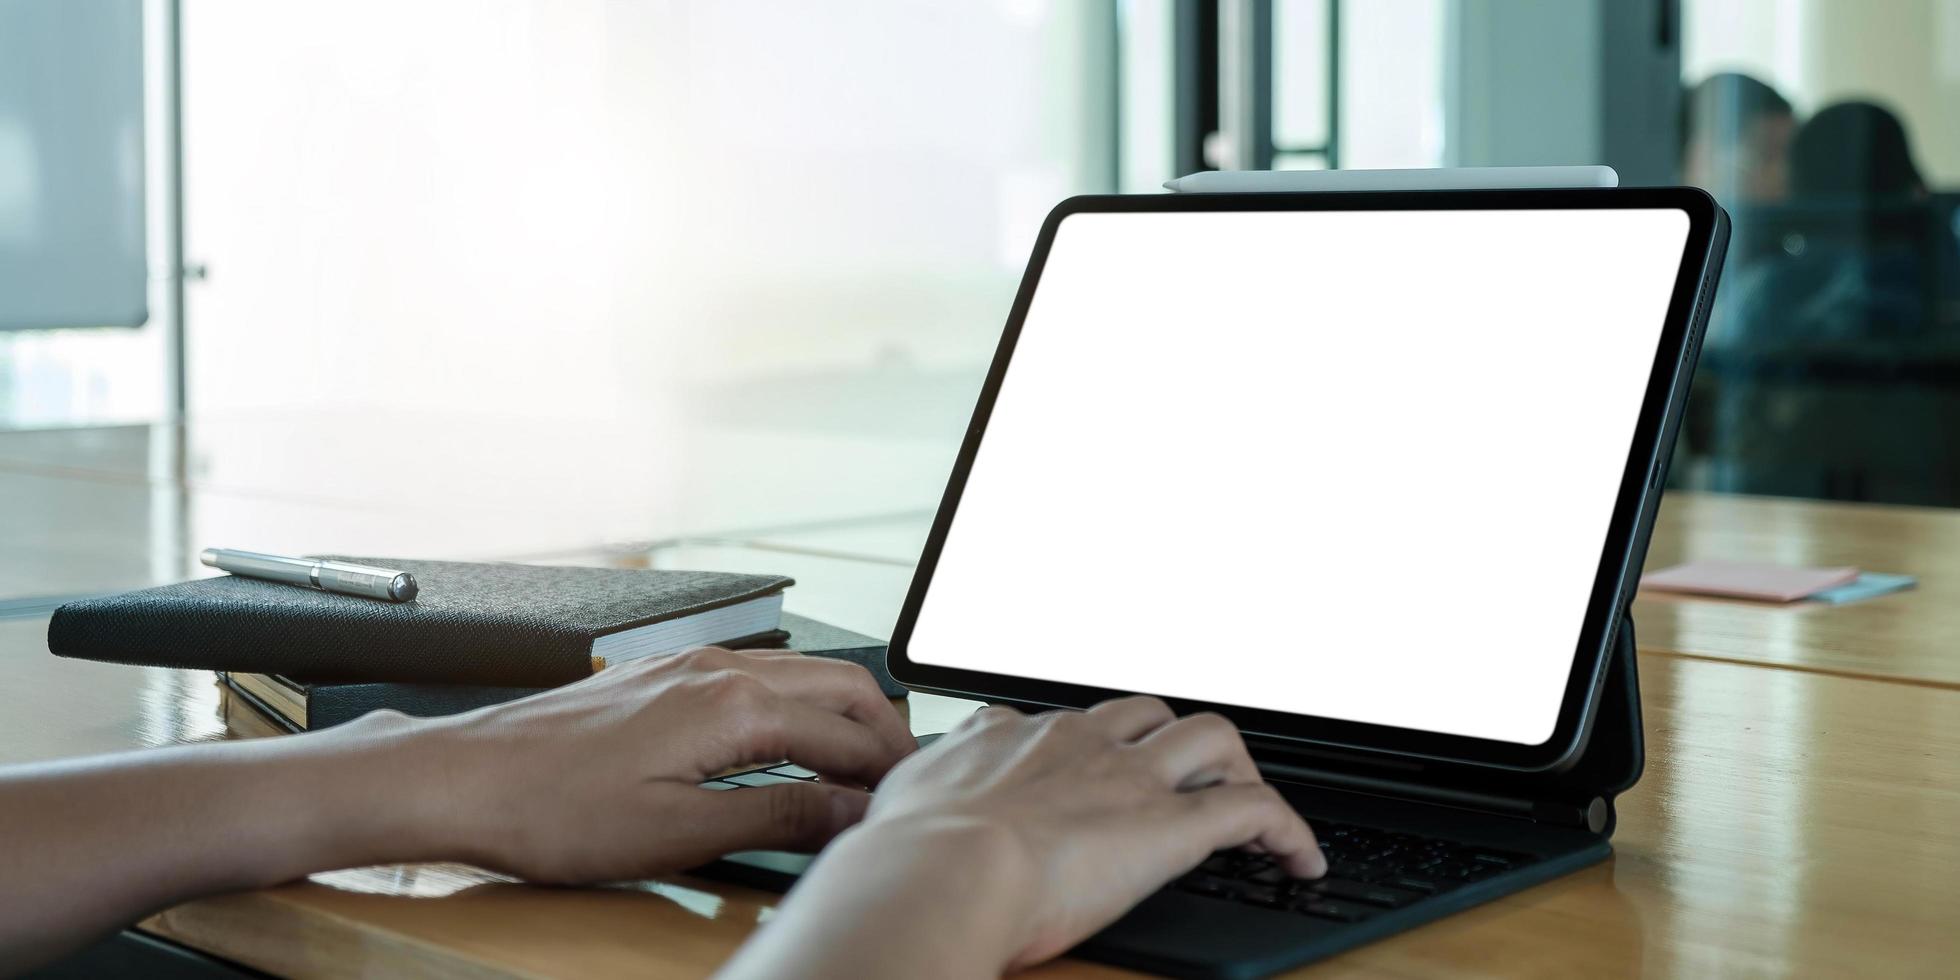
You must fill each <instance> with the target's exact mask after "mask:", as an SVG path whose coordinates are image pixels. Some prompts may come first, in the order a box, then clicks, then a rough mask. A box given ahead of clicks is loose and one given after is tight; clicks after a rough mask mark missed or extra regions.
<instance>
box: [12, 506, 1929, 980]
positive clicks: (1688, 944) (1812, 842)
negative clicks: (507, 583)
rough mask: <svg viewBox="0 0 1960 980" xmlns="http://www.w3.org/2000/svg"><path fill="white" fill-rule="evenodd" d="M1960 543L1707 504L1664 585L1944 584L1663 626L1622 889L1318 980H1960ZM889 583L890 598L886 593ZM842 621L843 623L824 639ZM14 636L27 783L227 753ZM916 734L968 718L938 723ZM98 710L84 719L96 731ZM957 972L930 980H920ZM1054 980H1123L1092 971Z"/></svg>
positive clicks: (708, 909) (389, 908) (633, 941)
mask: <svg viewBox="0 0 1960 980" xmlns="http://www.w3.org/2000/svg"><path fill="white" fill-rule="evenodd" d="M1956 522H1960V517H1956V516H1955V515H1953V514H1950V513H1947V512H1939V511H1922V510H1911V509H1901V508H1867V507H1844V506H1834V505H1819V504H1802V503H1794V502H1781V501H1762V500H1747V499H1735V500H1726V499H1711V498H1696V497H1692V496H1690V497H1683V498H1678V499H1673V500H1670V502H1669V503H1668V504H1667V505H1666V506H1665V507H1664V509H1663V527H1662V531H1661V533H1660V534H1659V535H1657V538H1656V542H1655V563H1656V564H1665V563H1668V562H1671V561H1673V560H1676V559H1678V558H1680V557H1704V556H1706V557H1713V556H1720V557H1763V558H1772V559H1775V560H1786V561H1849V562H1853V563H1857V564H1861V565H1866V566H1869V567H1871V568H1874V569H1879V570H1887V571H1907V572H1912V573H1914V574H1917V575H1920V576H1921V578H1922V582H1923V585H1922V588H1920V589H1919V590H1917V591H1915V592H1911V593H1906V594H1904V595H1900V596H1894V597H1889V598H1886V599H1880V600H1876V601H1874V602H1871V603H1866V604H1862V605H1857V606H1847V607H1812V608H1801V609H1800V608H1765V607H1749V606H1738V605H1734V604H1727V603H1701V602H1695V603H1685V602H1675V601H1655V600H1652V599H1643V600H1641V603H1640V605H1639V606H1638V607H1637V612H1636V616H1637V617H1638V620H1639V622H1640V630H1641V634H1640V635H1641V641H1642V646H1643V655H1642V657H1641V669H1642V674H1643V676H1642V684H1643V688H1644V692H1645V703H1646V710H1647V738H1648V746H1649V764H1648V769H1647V773H1646V775H1645V777H1644V778H1643V779H1642V781H1641V783H1640V784H1639V786H1638V787H1636V788H1635V790H1634V791H1633V792H1631V793H1629V794H1627V796H1625V797H1624V798H1623V803H1622V807H1623V808H1622V811H1621V824H1620V830H1619V834H1618V836H1617V837H1616V839H1615V846H1616V848H1617V851H1618V853H1617V856H1616V857H1615V858H1614V859H1613V860H1612V861H1611V862H1609V863H1608V864H1606V865H1603V866H1600V867H1595V868H1592V869H1589V870H1587V871H1585V872H1583V873H1580V874H1577V875H1573V876H1570V877H1567V878H1564V879H1561V880H1559V881H1556V882H1553V883H1551V884H1548V885H1545V886H1542V887H1539V888H1535V889H1532V890H1530V891H1528V892H1526V893H1524V894H1521V895H1516V896H1512V897H1510V898H1508V899H1505V900H1502V901H1500V902H1497V903H1494V904H1492V905H1489V906H1486V907H1483V908H1480V909H1476V910H1473V911H1472V912H1469V913H1467V914H1464V915H1459V916H1455V917H1452V918H1449V919H1446V920H1444V921H1442V922H1439V923H1435V924H1432V925H1430V926H1426V927H1424V928H1421V929H1418V930H1416V931H1414V932H1410V933H1405V934H1402V935H1399V936H1396V937H1393V938H1391V939H1388V940H1385V941H1383V942H1381V943H1377V944H1375V945H1372V946H1369V947H1366V948H1364V949H1361V950H1357V951H1354V952H1352V953H1349V954H1347V955H1345V956H1342V957H1339V958H1337V959H1335V960H1332V961H1330V962H1327V963H1324V964H1320V965H1318V966H1316V967H1314V968H1311V969H1309V970H1306V971H1303V975H1326V976H1363V977H1398V978H1406V977H1427V976H1463V975H1472V976H1477V975H1485V976H1520V975H1523V976H1558V977H1565V976H1573V975H1631V974H1636V973H1648V974H1656V975H1669V974H1685V975H1706V974H1712V973H1723V974H1736V973H1742V974H1751V975H1754V974H1785V973H1792V974H1808V975H1819V976H1831V975H1844V974H1853V973H1857V974H1866V975H1876V976H1899V975H1915V974H1917V975H1928V974H1939V973H1942V972H1945V971H1949V970H1950V969H1951V964H1952V963H1954V962H1960V930H1956V929H1954V928H1953V927H1952V925H1953V923H1955V922H1960V885H1957V884H1956V882H1960V690H1956V684H1955V678H1956V677H1960V670H1956V666H1957V665H1960V645H1956V646H1955V647H1954V648H1953V649H1952V652H1951V657H1952V658H1953V660H1951V661H1949V660H1948V659H1947V655H1945V654H1944V653H1943V651H1942V644H1943V641H1944V640H1945V638H1946V637H1949V636H1952V635H1953V633H1952V629H1951V626H1952V617H1953V616H1954V615H1955V613H1954V608H1953V604H1952V603H1951V601H1950V600H1949V598H1948V597H1947V595H1946V590H1947V589H1948V587H1949V584H1950V583H1951V582H1952V581H1954V580H1955V579H1960V575H1956V574H1955V566H1956V565H1960V548H1953V547H1951V544H1952V543H1953V542H1950V541H1948V539H1949V538H1951V537H1955V536H1957V535H1960V530H1956V529H1960V523H1956ZM879 581H882V580H879ZM818 612H819V614H821V612H820V611H818ZM44 629H45V623H44V622H42V621H37V620H16V621H11V622H0V663H4V664H6V665H7V669H8V670H10V671H11V673H9V674H8V675H7V683H5V684H4V685H0V734H4V735H5V736H6V737H5V738H0V759H7V760H21V759H28V758H45V757H49V756H53V755H63V754H76V753H81V752H89V751H102V750H106V749H111V748H118V747H125V746H129V745H140V744H158V743H160V742H166V741H173V740H181V739H188V738H202V737H213V736H215V735H217V734H219V733H220V731H221V726H220V725H219V724H218V721H217V719H218V717H219V715H218V711H219V708H220V702H219V698H218V693H217V691H216V689H215V688H214V687H212V686H211V685H210V684H209V683H208V682H207V681H205V680H204V678H203V677H202V676H201V675H197V674H185V673H178V672H170V671H144V670H130V669H124V668H115V667H105V666H102V665H94V664H78V663H70V662H65V661H56V660H54V659H53V658H50V657H47V656H46V655H45V653H43V652H42V647H41V643H42V631H43V630H44ZM914 701H915V703H914V705H913V715H914V717H915V719H920V720H919V722H918V724H917V727H919V728H920V729H921V730H932V729H938V728H940V727H943V725H944V724H945V723H946V720H947V719H949V718H953V717H956V716H957V715H958V714H959V712H960V711H962V710H964V706H963V704H962V703H959V702H952V701H948V700H947V699H936V698H931V697H928V696H923V695H921V696H916V697H915V699H914ZM77 703H81V704H84V705H86V707H85V708H83V709H81V710H76V709H74V708H73V705H75V704H77ZM774 900H775V898H774V896H771V895H767V894H763V893H758V892H753V891H749V890H746V889H741V888H735V887H731V886H726V885H721V884H716V883H710V882H702V881H696V880H691V879H687V878H682V877H675V878H671V879H667V880H663V881H659V882H653V883H645V884H640V885H636V886H633V887H630V888H618V889H584V890H570V889H535V888H530V887H526V886H523V885H516V884H508V883H500V882H495V881H492V880H489V879H488V878H487V877H486V876H483V875H481V874H478V873H474V872H469V871H460V872H459V871H456V870H453V869H449V870H445V869H433V870H431V869H421V870H416V869H385V870H368V869H364V870H357V871H352V872H339V873H335V874H331V875H323V876H318V877H317V878H316V879H315V880H313V881H310V882H306V883H300V884H294V885H289V886H285V887H282V888H277V889H272V890H268V891H264V892H258V893H252V894H245V895H235V896H229V897H224V898H218V899H210V900H206V901H200V902H194V903H191V904H189V905H185V906H182V907H180V908H177V909H172V910H170V911H168V912H165V913H163V914H161V915H159V916H156V917H155V918H153V919H151V920H149V921H148V922H146V923H145V928H147V929H149V930H152V931H154V932H156V933H158V934H160V935H164V936H167V937H170V938H172V939H175V940H177V941H179V942H183V943H185V944H187V945H190V946H194V947H196V948H199V949H204V950H207V951H209V952H212V953H215V954H217V955H219V956H222V957H225V958H228V959H232V960H236V961H239V962H243V963H246V964H249V965H252V966H256V967H259V968H261V969H265V970H268V971H271V972H275V973H287V974H292V975H298V976H354V975H362V974H365V975H388V976H410V977H414V976H471V977H517V976H523V977H538V976H580V977H587V976H591V977H605V976H627V975H631V976H667V975H674V976H690V975H698V974H701V973H705V972H707V971H708V970H711V969H712V968H713V967H714V966H715V965H716V964H717V963H719V962H721V961H722V960H723V959H724V958H725V957H726V956H727V955H728V953H729V952H730V951H731V950H733V949H734V948H735V946H736V945H737V944H738V943H739V942H740V941H741V940H742V938H743V937H744V936H746V935H747V934H748V933H749V932H750V931H751V930H752V929H753V928H754V927H755V924H756V922H757V920H758V919H759V918H760V917H762V916H763V914H764V910H765V909H766V908H767V907H769V906H770V904H771V903H773V902H774ZM921 972H922V973H929V972H930V965H929V964H922V965H921ZM1043 974H1044V975H1049V976H1085V977H1086V976H1104V975H1115V971H1109V970H1105V969H1102V968H1099V967H1094V966H1092V965H1089V964H1082V963H1073V962H1065V963H1059V964H1054V965H1052V966H1050V967H1049V968H1047V969H1046V970H1045V971H1043Z"/></svg>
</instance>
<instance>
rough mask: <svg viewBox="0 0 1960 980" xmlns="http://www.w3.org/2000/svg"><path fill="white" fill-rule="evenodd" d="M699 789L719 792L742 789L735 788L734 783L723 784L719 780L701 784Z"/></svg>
mask: <svg viewBox="0 0 1960 980" xmlns="http://www.w3.org/2000/svg"><path fill="white" fill-rule="evenodd" d="M701 788H702V789H711V790H715V791H717V792H720V791H721V790H729V789H741V788H742V787H740V786H737V785H735V784H734V783H724V782H722V781H720V780H709V781H708V782H705V783H702V784H701Z"/></svg>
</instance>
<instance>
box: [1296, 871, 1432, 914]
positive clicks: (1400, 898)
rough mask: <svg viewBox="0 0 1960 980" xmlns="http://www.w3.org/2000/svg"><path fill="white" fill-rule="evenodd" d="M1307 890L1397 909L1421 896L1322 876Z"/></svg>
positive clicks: (1400, 890) (1328, 896)
mask: <svg viewBox="0 0 1960 980" xmlns="http://www.w3.org/2000/svg"><path fill="white" fill-rule="evenodd" d="M1307 891H1309V892H1313V893H1314V894H1317V895H1321V896H1323V897H1326V898H1341V899H1346V900H1348V901H1350V902H1362V903H1365V904H1368V905H1378V906H1380V907H1382V908H1385V909H1399V908H1401V907H1402V906H1404V905H1407V904H1409V903H1410V902H1414V901H1417V900H1419V899H1421V898H1422V897H1423V896H1422V895H1420V894H1418V893H1415V892H1407V891H1403V890H1402V889H1400V888H1389V887H1387V886H1384V885H1371V884H1366V883H1364V882H1359V881H1343V880H1342V879H1339V878H1322V879H1321V880H1319V881H1316V882H1314V883H1312V884H1310V885H1308V886H1307Z"/></svg>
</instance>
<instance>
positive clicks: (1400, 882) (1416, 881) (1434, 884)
mask: <svg viewBox="0 0 1960 980" xmlns="http://www.w3.org/2000/svg"><path fill="white" fill-rule="evenodd" d="M1381 883H1382V884H1384V885H1388V886H1389V887H1391V888H1400V889H1403V890H1405V891H1412V892H1417V893H1419V894H1423V895H1434V894H1436V893H1437V892H1440V891H1446V890H1448V889H1449V888H1450V885H1449V884H1448V883H1447V882H1440V881H1431V880H1430V879H1428V878H1415V877H1411V876H1409V875H1396V876H1395V877H1393V878H1384V879H1382V882H1381Z"/></svg>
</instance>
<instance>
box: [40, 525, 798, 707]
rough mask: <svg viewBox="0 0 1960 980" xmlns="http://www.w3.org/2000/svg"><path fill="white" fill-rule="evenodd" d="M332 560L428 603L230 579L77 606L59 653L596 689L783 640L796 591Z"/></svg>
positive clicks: (694, 579) (720, 575) (528, 569)
mask: <svg viewBox="0 0 1960 980" xmlns="http://www.w3.org/2000/svg"><path fill="white" fill-rule="evenodd" d="M332 557H335V558H340V559H341V560H344V561H353V562H359V563H361V564H367V565H379V566H384V567H388V568H398V569H401V570H403V571H406V572H409V573H411V574H413V575H414V576H415V579H416V581H417V582H418V583H419V584H420V586H421V592H420V594H419V595H417V596H416V598H415V599H414V601H412V602H403V603H393V602H383V601H380V600H375V599H363V598H359V597H355V596H346V595H339V594H337V593H332V592H321V591H318V590H314V589H307V588H301V587H298V586H292V585H282V584H279V583H276V582H265V581H261V580H258V579H251V578H242V577H239V576H231V575H226V576H220V577H217V578H208V579H198V580H196V581H192V582H183V583H179V584H177V585H166V586H162V587H159V588H154V589H143V590H141V591H137V592H126V593H123V594H121V595H114V596H107V597H103V598H96V599H84V600H79V601H76V602H71V603H68V604H66V605H64V606H62V607H61V608H60V609H57V610H55V614H54V618H53V620H51V621H50V622H49V624H48V649H49V650H50V651H52V652H54V653H55V654H56V655H59V656H63V657H77V658H81V659H86V660H106V661H110V662H114V663H127V664H145V665H152V666H161V667H189V668H199V669H208V670H227V671H244V672H248V673H259V674H284V675H287V676H300V677H306V678H309V679H312V680H316V681H329V680H358V681H395V682H410V683H414V682H420V683H433V684H490V685H502V686H515V687H549V686H552V685H556V684H563V683H567V682H570V681H574V680H577V679H579V678H581V677H585V676H587V675H589V674H591V673H592V671H593V669H594V667H595V663H594V660H595V658H598V659H602V660H603V659H605V658H608V657H611V658H612V659H614V660H615V661H616V660H619V659H631V658H633V657H637V656H644V655H649V654H654V653H660V652H665V650H667V649H676V648H679V647H684V646H698V645H701V644H704V643H721V642H729V641H735V640H739V639H745V638H749V637H753V636H756V635H758V634H765V633H770V632H772V631H774V630H776V629H777V627H778V621H779V617H780V615H781V609H782V591H783V589H785V588H787V587H788V586H790V585H791V584H793V583H792V581H791V580H790V579H788V578H784V577H782V576H776V575H738V574H731V573H725V572H686V571H659V570H641V569H615V568H583V567H563V566H543V565H517V564H504V563H474V562H445V561H415V560H410V559H402V558H367V557H346V556H337V555H336V556H332ZM711 634H720V635H711ZM663 644H666V645H665V646H663Z"/></svg>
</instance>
